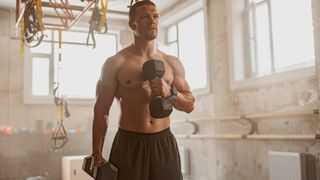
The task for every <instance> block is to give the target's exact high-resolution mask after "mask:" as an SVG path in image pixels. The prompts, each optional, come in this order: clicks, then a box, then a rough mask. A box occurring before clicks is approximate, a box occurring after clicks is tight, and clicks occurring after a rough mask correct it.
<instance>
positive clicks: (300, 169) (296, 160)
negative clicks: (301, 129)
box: [269, 151, 317, 180]
mask: <svg viewBox="0 0 320 180" xmlns="http://www.w3.org/2000/svg"><path fill="white" fill-rule="evenodd" d="M269 180H317V177H316V161H315V158H314V156H312V155H309V154H304V153H296V152H278V151H269Z"/></svg>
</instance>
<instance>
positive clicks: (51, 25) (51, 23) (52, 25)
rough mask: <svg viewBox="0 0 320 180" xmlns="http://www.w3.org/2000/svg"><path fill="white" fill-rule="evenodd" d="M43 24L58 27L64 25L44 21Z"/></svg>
mask: <svg viewBox="0 0 320 180" xmlns="http://www.w3.org/2000/svg"><path fill="white" fill-rule="evenodd" d="M44 25H45V26H58V27H65V25H63V24H52V23H44Z"/></svg>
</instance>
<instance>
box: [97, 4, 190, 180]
mask: <svg viewBox="0 0 320 180" xmlns="http://www.w3.org/2000/svg"><path fill="white" fill-rule="evenodd" d="M129 27H130V28H131V30H132V31H133V35H134V42H133V44H132V45H130V46H129V47H127V48H125V49H123V50H122V51H120V52H118V53H117V54H116V55H115V56H113V57H110V58H109V59H108V60H107V61H106V62H105V64H104V65H103V68H102V74H101V77H100V79H99V81H98V83H97V98H96V103H95V106H94V121H93V143H92V149H93V152H92V156H93V157H94V166H95V165H97V164H99V163H102V162H104V161H105V159H104V158H103V157H102V148H103V143H104V138H105V135H106V131H107V127H108V116H109V110H110V106H111V105H112V102H113V99H114V98H117V99H118V100H119V102H120V108H121V116H120V121H119V129H118V132H117V134H116V136H115V139H114V141H113V145H112V148H111V153H110V157H109V161H110V162H111V163H113V164H114V165H115V166H116V167H117V168H118V169H119V174H118V180H181V179H182V175H181V169H180V157H179V152H178V147H177V143H176V140H175V138H174V136H173V135H172V133H171V131H170V118H169V117H165V118H161V119H155V118H152V117H151V116H150V112H149V103H150V101H151V100H152V98H154V97H155V96H159V95H160V96H162V97H171V98H170V99H172V100H171V102H172V105H173V107H174V108H175V109H177V110H180V111H184V112H187V113H189V112H191V111H192V110H193V108H194V101H195V99H194V96H193V95H192V93H191V91H190V88H189V85H188V83H187V82H186V80H185V72H184V68H183V65H182V63H181V62H180V61H179V60H178V59H177V58H176V57H173V56H170V55H167V54H165V53H163V52H161V51H159V50H158V49H157V48H156V42H155V40H156V37H157V34H158V28H159V14H158V12H157V9H156V5H155V4H154V3H153V2H151V1H147V0H145V1H138V2H137V3H135V4H134V5H133V6H132V7H131V8H130V11H129ZM150 59H158V60H161V61H163V63H164V66H165V74H164V76H163V77H162V78H156V79H153V80H151V81H145V80H144V79H143V72H142V66H143V64H144V63H145V62H146V61H148V60H150ZM173 87H175V88H176V89H177V90H178V95H174V94H172V88H173ZM173 96H176V97H174V98H172V97H173Z"/></svg>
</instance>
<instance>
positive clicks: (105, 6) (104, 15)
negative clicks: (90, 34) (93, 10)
mask: <svg viewBox="0 0 320 180" xmlns="http://www.w3.org/2000/svg"><path fill="white" fill-rule="evenodd" d="M101 9H102V17H101V18H100V26H99V31H100V32H101V31H102V28H103V27H104V25H105V23H106V19H107V10H108V0H106V3H105V4H104V3H103V0H101Z"/></svg>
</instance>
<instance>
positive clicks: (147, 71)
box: [142, 59, 165, 80]
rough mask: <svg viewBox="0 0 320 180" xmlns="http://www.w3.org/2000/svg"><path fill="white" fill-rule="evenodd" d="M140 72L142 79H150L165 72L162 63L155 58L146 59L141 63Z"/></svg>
mask: <svg viewBox="0 0 320 180" xmlns="http://www.w3.org/2000/svg"><path fill="white" fill-rule="evenodd" d="M142 72H143V78H144V80H152V79H154V78H156V77H162V76H163V75H164V73H165V69H164V63H163V61H161V60H157V59H151V60H148V61H146V62H145V63H144V64H143V67H142Z"/></svg>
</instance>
